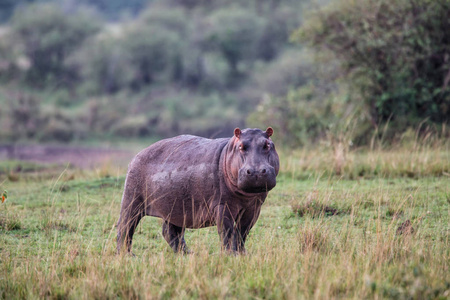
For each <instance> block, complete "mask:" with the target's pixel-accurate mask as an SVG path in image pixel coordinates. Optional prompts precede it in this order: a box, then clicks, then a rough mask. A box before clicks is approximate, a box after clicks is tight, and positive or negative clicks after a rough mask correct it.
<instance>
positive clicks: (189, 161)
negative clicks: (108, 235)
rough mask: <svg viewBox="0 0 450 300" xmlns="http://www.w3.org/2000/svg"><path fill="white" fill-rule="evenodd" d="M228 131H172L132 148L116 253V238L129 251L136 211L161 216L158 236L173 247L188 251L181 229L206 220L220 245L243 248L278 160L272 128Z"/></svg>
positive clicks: (273, 178)
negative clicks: (227, 134) (205, 134)
mask: <svg viewBox="0 0 450 300" xmlns="http://www.w3.org/2000/svg"><path fill="white" fill-rule="evenodd" d="M234 133H235V135H234V136H233V137H232V138H229V139H206V138H201V137H197V136H190V135H182V136H177V137H174V138H171V139H166V140H162V141H159V142H157V143H155V144H153V145H151V146H150V147H148V148H146V149H144V150H143V151H141V152H140V153H139V154H137V155H136V157H135V158H134V159H133V160H132V161H131V163H130V165H129V167H128V173H127V178H126V181H125V189H124V193H123V198H122V206H121V212H120V218H119V221H118V235H117V251H118V252H119V253H120V251H121V248H122V246H123V245H124V244H125V245H126V247H127V251H128V252H131V243H132V238H133V234H134V231H135V229H136V226H137V225H138V223H139V221H140V219H141V218H142V217H143V216H153V217H158V218H161V219H163V221H164V223H163V226H162V233H163V236H164V238H165V239H166V241H167V242H168V243H169V245H170V246H171V248H172V249H173V250H174V251H175V252H178V251H183V252H188V249H187V246H186V242H185V240H184V230H185V228H202V227H208V226H214V225H217V228H218V232H219V235H220V237H221V239H222V243H223V247H224V248H225V249H226V250H228V251H231V252H234V253H238V252H245V248H244V243H245V240H246V237H247V235H248V233H249V231H250V229H251V228H252V227H253V225H254V224H255V222H256V220H257V219H258V217H259V213H260V210H261V205H262V204H263V203H264V200H265V199H266V197H267V194H268V191H270V190H271V189H272V188H273V187H275V185H276V176H277V174H278V170H279V159H278V154H277V152H276V150H275V146H274V144H273V142H272V140H271V139H270V136H271V135H272V133H273V130H272V128H268V129H267V130H266V131H265V132H264V131H262V130H260V129H245V130H243V131H241V130H240V129H238V128H236V129H235V132H234Z"/></svg>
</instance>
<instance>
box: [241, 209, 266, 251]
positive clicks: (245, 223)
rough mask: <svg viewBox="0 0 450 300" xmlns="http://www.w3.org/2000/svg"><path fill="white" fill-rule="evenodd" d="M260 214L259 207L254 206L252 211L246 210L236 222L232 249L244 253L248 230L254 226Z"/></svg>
mask: <svg viewBox="0 0 450 300" xmlns="http://www.w3.org/2000/svg"><path fill="white" fill-rule="evenodd" d="M260 212H261V206H260V205H258V206H255V207H253V208H252V209H246V210H245V211H244V212H243V214H242V215H241V216H240V217H239V218H238V220H237V221H236V230H235V237H234V241H235V246H234V247H235V249H236V250H237V251H238V252H239V253H245V240H246V239H247V236H248V234H249V232H250V229H252V227H253V225H255V223H256V220H258V217H259V213H260Z"/></svg>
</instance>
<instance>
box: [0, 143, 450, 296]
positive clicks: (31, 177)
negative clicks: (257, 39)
mask: <svg viewBox="0 0 450 300" xmlns="http://www.w3.org/2000/svg"><path fill="white" fill-rule="evenodd" d="M332 153H333V151H331V150H330V149H328V150H326V149H325V150H323V151H321V150H316V151H306V150H304V151H296V152H285V153H282V154H281V158H282V173H281V174H280V175H279V178H278V185H277V187H276V188H275V189H274V190H273V191H272V192H271V193H270V194H269V197H268V199H267V201H266V203H265V204H264V206H263V210H262V213H261V216H260V218H259V220H258V222H257V224H256V225H255V227H254V228H253V230H252V231H251V233H250V237H249V240H248V242H247V244H246V248H247V255H245V256H237V257H235V256H229V255H226V254H225V253H222V252H221V251H220V242H219V238H218V235H217V231H216V228H215V227H212V228H206V229H201V230H188V231H187V233H186V241H187V243H188V245H189V246H190V248H191V250H193V252H194V253H193V254H190V255H175V254H173V253H172V251H171V250H170V248H169V246H168V245H167V243H166V242H165V241H164V239H163V238H162V236H161V221H160V220H159V219H156V218H150V217H147V218H144V219H143V221H142V222H141V224H140V226H139V227H138V229H137V233H136V235H135V239H134V246H133V249H134V253H135V254H136V255H137V257H130V256H126V255H125V256H116V255H115V236H116V229H115V223H116V221H117V218H118V214H119V209H120V200H121V193H122V187H123V181H124V178H125V177H124V174H125V169H124V168H123V167H115V166H113V165H108V166H103V167H99V168H98V169H96V170H91V171H86V170H77V169H70V168H69V169H61V168H58V167H56V166H51V167H45V166H40V165H33V164H26V165H23V166H22V167H21V168H19V169H21V172H15V170H18V168H17V166H18V165H19V164H22V163H19V162H0V188H1V189H2V190H3V189H7V190H8V195H9V197H8V199H7V200H6V202H5V203H3V204H0V298H3V299H15V298H19V299H20V298H27V299H33V298H72V299H92V298H97V299H106V298H127V299H128V298H131V299H134V298H142V299H153V298H162V299H186V298H188V299H190V298H195V299H197V298H199V299H216V298H219V299H222V298H231V299H251V298H252V299H260V298H267V299H312V298H315V299H328V298H354V299H363V298H366V299H367V298H372V299H385V298H392V299H449V298H450V275H449V274H450V270H449V264H450V242H449V236H450V217H449V216H450V177H449V176H450V151H449V147H448V145H447V146H445V144H441V145H440V146H439V147H411V148H408V147H404V148H401V149H392V150H390V151H381V150H380V151H375V150H374V151H368V152H367V151H361V152H357V151H355V152H350V153H346V154H345V156H339V157H340V158H339V160H342V161H336V160H337V159H336V157H334V156H333V154H332ZM337 165H338V168H339V170H336V168H337ZM337 174H340V175H337ZM0 192H1V191H0Z"/></svg>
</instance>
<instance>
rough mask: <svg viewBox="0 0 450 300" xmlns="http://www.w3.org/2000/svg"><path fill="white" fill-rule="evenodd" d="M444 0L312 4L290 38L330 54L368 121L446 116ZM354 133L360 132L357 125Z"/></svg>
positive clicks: (448, 75) (449, 67)
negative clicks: (319, 6)
mask: <svg viewBox="0 0 450 300" xmlns="http://www.w3.org/2000/svg"><path fill="white" fill-rule="evenodd" d="M449 12H450V2H449V1H447V0H438V1H428V0H418V1H409V0H400V1H387V0H381V1H374V0H364V1H348V0H340V1H336V2H333V3H331V4H330V5H328V6H326V7H324V8H323V9H320V10H318V11H317V12H315V13H314V14H311V16H310V17H309V18H308V20H307V22H305V24H304V25H303V26H302V27H301V28H300V29H299V30H298V31H297V32H296V33H295V35H294V36H293V38H294V39H295V40H299V41H301V42H303V43H307V44H309V45H310V46H311V47H312V48H313V49H315V51H316V52H317V53H318V57H320V58H321V59H325V60H323V61H322V63H325V64H326V63H328V62H329V61H330V60H337V61H338V64H337V68H338V72H339V73H338V76H337V79H339V80H340V85H341V86H346V89H347V91H346V94H347V96H348V97H349V99H350V101H351V102H354V103H358V102H360V103H361V104H362V105H363V106H364V110H365V112H366V114H367V115H368V116H370V118H369V119H368V122H370V123H371V124H372V128H375V129H376V128H378V127H379V126H380V125H381V124H386V123H389V128H388V130H389V131H390V132H391V133H390V135H391V136H392V137H393V136H394V134H395V133H399V132H403V131H405V130H406V129H407V128H408V127H410V126H412V127H417V126H419V124H421V122H422V121H424V120H426V121H427V122H428V123H429V124H433V123H435V124H442V123H448V122H449V116H450V87H449V83H450V56H449V53H450V30H449V28H450V14H449ZM360 134H361V135H363V134H365V133H363V132H360Z"/></svg>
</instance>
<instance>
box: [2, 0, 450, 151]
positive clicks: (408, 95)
mask: <svg viewBox="0 0 450 300" xmlns="http://www.w3.org/2000/svg"><path fill="white" fill-rule="evenodd" d="M34 2H36V3H34V4H30V5H25V3H26V1H22V2H17V3H22V4H20V5H18V6H17V9H16V11H15V13H14V14H13V15H12V17H11V18H10V20H9V21H8V23H6V24H5V26H3V27H1V28H0V81H1V83H0V104H1V107H0V117H1V118H0V126H1V127H2V132H1V134H0V138H2V139H4V140H20V139H29V138H33V139H38V140H60V141H70V140H73V139H85V138H91V137H92V138H98V137H149V136H152V137H162V136H170V135H175V134H178V133H194V134H200V135H204V136H217V135H229V134H230V132H231V131H232V130H233V128H234V127H236V126H261V127H265V126H268V125H271V126H274V127H275V129H276V131H277V132H278V135H277V136H278V137H279V138H282V139H283V141H284V143H285V144H289V145H291V146H298V145H302V144H305V143H309V142H311V141H319V140H322V139H324V138H327V139H328V140H329V141H330V138H331V141H334V140H337V141H338V143H342V142H344V140H346V143H347V142H348V143H350V144H351V143H353V144H367V143H370V142H371V141H373V139H374V138H378V139H379V138H383V139H387V140H392V139H399V138H401V137H402V135H403V133H404V132H405V131H408V130H411V128H412V130H417V129H418V128H420V130H422V131H424V130H425V131H429V130H432V131H437V132H440V134H441V135H443V136H444V137H445V136H448V134H449V132H448V130H446V128H447V127H446V126H447V124H448V122H449V115H450V87H449V84H450V56H449V53H450V31H449V30H448V28H450V1H449V0H438V1H429V0H416V1H411V0H400V1H393V2H392V1H387V0H381V1H374V0H363V1H349V0H336V1H332V2H331V3H329V4H327V5H322V6H319V7H318V8H317V9H316V10H313V11H311V10H308V12H307V13H305V10H306V9H310V8H308V7H307V6H306V5H305V4H308V5H309V1H307V0H305V1H292V0H282V1H258V0H254V1H243V0H233V1H214V2H205V1H196V0H188V1H186V0H182V1H181V0H171V1H162V0H161V1H157V0H154V1H144V0H142V1H139V0H136V1H132V2H130V6H127V7H126V8H124V9H123V10H121V9H119V7H122V6H120V5H119V4H117V3H118V2H117V1H110V2H106V1H94V0H92V1H88V0H85V1H81V2H72V1H67V2H63V4H59V3H56V1H45V2H44V1H34ZM322 2H325V3H327V2H328V1H322ZM8 3H9V2H8ZM86 4H89V5H92V6H91V7H89V8H88V7H85V6H83V5H86ZM5 5H6V4H5ZM117 5H119V6H117ZM14 6H15V5H12V7H14ZM93 7H94V8H97V9H98V10H99V12H95V10H94V8H93ZM113 7H116V8H118V11H117V12H116V13H115V14H110V9H111V8H113ZM144 7H145V8H144ZM121 14H123V15H122V17H121ZM127 14H128V16H130V17H123V16H125V15H127ZM302 15H306V16H307V18H306V21H305V22H304V23H303V24H302ZM111 20H114V21H115V22H111ZM289 37H291V41H293V42H297V44H293V43H290V42H289ZM24 115H26V118H25V119H23V118H24ZM24 120H25V121H24ZM19 123H20V125H17V124H19Z"/></svg>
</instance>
